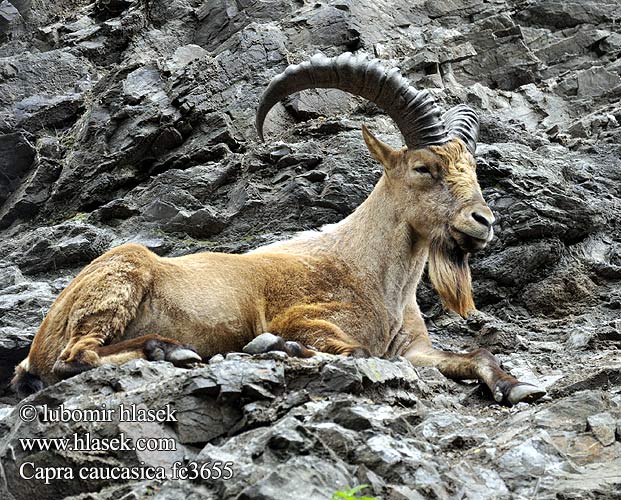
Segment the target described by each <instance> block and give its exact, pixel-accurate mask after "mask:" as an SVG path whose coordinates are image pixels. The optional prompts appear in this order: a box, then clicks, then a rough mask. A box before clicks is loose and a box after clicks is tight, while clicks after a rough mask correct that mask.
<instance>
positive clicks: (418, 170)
mask: <svg viewBox="0 0 621 500" xmlns="http://www.w3.org/2000/svg"><path fill="white" fill-rule="evenodd" d="M414 171H415V172H416V173H417V174H427V175H431V170H429V167H426V166H425V165H421V166H420V167H414Z"/></svg>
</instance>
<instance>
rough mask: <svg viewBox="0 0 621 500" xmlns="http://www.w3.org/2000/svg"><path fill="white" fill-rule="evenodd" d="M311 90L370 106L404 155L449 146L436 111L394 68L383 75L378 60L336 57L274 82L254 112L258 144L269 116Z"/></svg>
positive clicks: (293, 68)
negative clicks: (336, 92)
mask: <svg viewBox="0 0 621 500" xmlns="http://www.w3.org/2000/svg"><path fill="white" fill-rule="evenodd" d="M312 88H335V89H340V90H344V91H345V92H349V93H350V94H354V95H358V96H361V97H364V98H365V99H368V100H369V101H372V102H374V103H375V104H377V106H378V107H380V108H381V109H383V110H384V111H385V112H386V114H388V115H389V116H390V117H391V118H392V119H393V120H394V122H395V124H396V125H397V127H398V128H399V130H400V131H401V134H402V135H403V138H404V140H405V143H406V144H407V146H408V148H410V149H417V148H421V147H425V146H431V145H440V144H444V143H445V142H448V141H449V140H450V137H449V136H448V134H447V133H446V129H445V127H444V122H443V121H442V118H441V114H442V113H441V111H440V108H439V107H438V105H437V104H436V102H435V100H434V98H433V97H432V96H431V94H430V93H429V92H427V91H426V90H416V89H415V88H413V87H411V86H410V84H409V82H408V81H407V80H406V79H405V78H404V77H403V76H401V73H399V70H398V69H397V68H393V69H390V70H387V69H386V68H384V66H382V64H381V63H380V61H379V60H378V59H369V58H368V57H366V56H365V55H354V54H352V53H350V52H346V53H344V54H341V55H339V56H337V57H326V56H324V55H323V54H317V55H314V56H313V57H311V58H310V60H309V61H305V62H303V63H300V64H292V65H290V66H288V67H287V68H286V69H285V71H284V72H282V73H280V74H279V75H277V76H275V77H274V78H273V79H272V81H271V82H270V84H269V85H268V87H267V89H265V92H264V93H263V95H262V96H261V101H260V102H259V108H258V109H257V116H256V127H257V132H258V134H259V137H260V138H261V140H263V124H264V122H265V117H266V116H267V113H268V112H269V110H270V109H272V107H273V106H274V105H275V104H276V103H277V102H279V101H281V100H282V99H284V98H285V97H287V96H288V95H291V94H293V93H295V92H300V91H301V90H306V89H312Z"/></svg>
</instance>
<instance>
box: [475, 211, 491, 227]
mask: <svg viewBox="0 0 621 500" xmlns="http://www.w3.org/2000/svg"><path fill="white" fill-rule="evenodd" d="M470 216H471V217H472V218H473V219H474V220H475V221H476V222H478V223H479V224H481V225H482V226H485V227H487V228H489V227H492V224H494V220H495V219H494V215H493V214H492V212H491V210H490V209H489V208H487V209H478V210H473V212H472V213H471V214H470Z"/></svg>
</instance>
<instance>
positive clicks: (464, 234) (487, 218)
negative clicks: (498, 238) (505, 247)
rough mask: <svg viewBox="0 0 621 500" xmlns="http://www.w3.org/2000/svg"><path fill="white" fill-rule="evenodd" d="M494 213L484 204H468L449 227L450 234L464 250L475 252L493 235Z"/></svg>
mask: <svg viewBox="0 0 621 500" xmlns="http://www.w3.org/2000/svg"><path fill="white" fill-rule="evenodd" d="M495 221H496V219H495V217H494V214H493V213H492V211H491V210H490V209H489V207H488V206H487V205H485V204H476V205H473V206H469V207H467V208H465V209H464V210H462V211H461V213H460V214H459V215H458V216H457V218H456V220H455V221H454V223H453V226H452V227H451V235H452V237H453V239H454V240H455V241H456V242H457V244H458V245H459V246H460V247H461V248H462V250H464V251H466V252H477V251H479V250H482V249H483V248H485V247H486V246H487V244H488V243H489V242H490V241H491V240H492V238H493V237H494V228H493V225H494V222H495Z"/></svg>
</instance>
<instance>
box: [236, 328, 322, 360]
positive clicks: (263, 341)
mask: <svg viewBox="0 0 621 500" xmlns="http://www.w3.org/2000/svg"><path fill="white" fill-rule="evenodd" d="M243 351H244V352H245V353H246V354H264V353H266V352H274V351H282V352H284V353H286V354H287V355H288V356H291V357H293V358H310V357H311V356H313V355H315V351H311V350H310V349H309V348H308V347H305V346H304V345H302V344H300V343H299V342H295V341H293V340H290V341H287V342H285V339H283V338H282V337H279V336H278V335H274V334H273V333H269V332H265V333H262V334H261V335H259V336H258V337H256V338H254V339H253V340H252V341H251V342H248V344H246V346H245V347H244V349H243Z"/></svg>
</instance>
